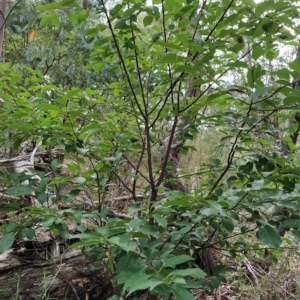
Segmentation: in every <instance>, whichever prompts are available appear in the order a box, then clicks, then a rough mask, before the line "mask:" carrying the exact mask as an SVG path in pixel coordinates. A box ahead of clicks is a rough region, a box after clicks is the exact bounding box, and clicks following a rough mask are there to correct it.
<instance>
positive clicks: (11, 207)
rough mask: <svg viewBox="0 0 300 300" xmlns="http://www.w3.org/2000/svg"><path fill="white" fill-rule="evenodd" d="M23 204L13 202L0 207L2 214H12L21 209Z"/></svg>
mask: <svg viewBox="0 0 300 300" xmlns="http://www.w3.org/2000/svg"><path fill="white" fill-rule="evenodd" d="M20 205H21V203H19V202H11V203H9V204H6V205H4V206H0V212H10V211H15V210H18V209H20Z"/></svg>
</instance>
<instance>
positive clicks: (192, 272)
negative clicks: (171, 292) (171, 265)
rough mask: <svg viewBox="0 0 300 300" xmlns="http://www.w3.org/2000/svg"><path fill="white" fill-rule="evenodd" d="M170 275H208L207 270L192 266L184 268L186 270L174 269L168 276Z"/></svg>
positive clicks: (201, 276) (196, 276)
mask: <svg viewBox="0 0 300 300" xmlns="http://www.w3.org/2000/svg"><path fill="white" fill-rule="evenodd" d="M170 276H181V277H187V276H190V277H195V278H204V277H206V276H207V274H206V273H205V272H203V271H202V270H201V269H200V268H192V269H184V270H174V271H172V272H171V273H170V274H169V275H168V277H170Z"/></svg>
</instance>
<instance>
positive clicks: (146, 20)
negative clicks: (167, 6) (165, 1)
mask: <svg viewBox="0 0 300 300" xmlns="http://www.w3.org/2000/svg"><path fill="white" fill-rule="evenodd" d="M152 22H153V17H152V16H146V17H145V18H144V19H143V24H144V26H145V27H146V26H149V25H151V24H152Z"/></svg>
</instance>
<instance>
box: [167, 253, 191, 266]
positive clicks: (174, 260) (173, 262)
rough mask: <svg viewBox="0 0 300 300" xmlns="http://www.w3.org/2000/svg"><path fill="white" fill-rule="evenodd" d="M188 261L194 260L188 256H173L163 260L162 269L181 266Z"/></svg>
mask: <svg viewBox="0 0 300 300" xmlns="http://www.w3.org/2000/svg"><path fill="white" fill-rule="evenodd" d="M189 260H194V258H193V257H191V256H189V255H178V256H174V257H171V258H167V259H166V260H164V261H163V267H174V266H177V265H179V264H182V263H184V262H186V261H189Z"/></svg>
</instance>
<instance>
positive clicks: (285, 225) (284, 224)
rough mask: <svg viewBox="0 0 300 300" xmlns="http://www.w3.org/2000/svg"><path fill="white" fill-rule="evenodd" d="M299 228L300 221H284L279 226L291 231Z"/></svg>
mask: <svg viewBox="0 0 300 300" xmlns="http://www.w3.org/2000/svg"><path fill="white" fill-rule="evenodd" d="M299 227H300V220H299V219H289V220H284V221H283V222H282V223H281V224H280V226H279V228H284V229H290V228H294V229H297V228H299Z"/></svg>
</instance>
